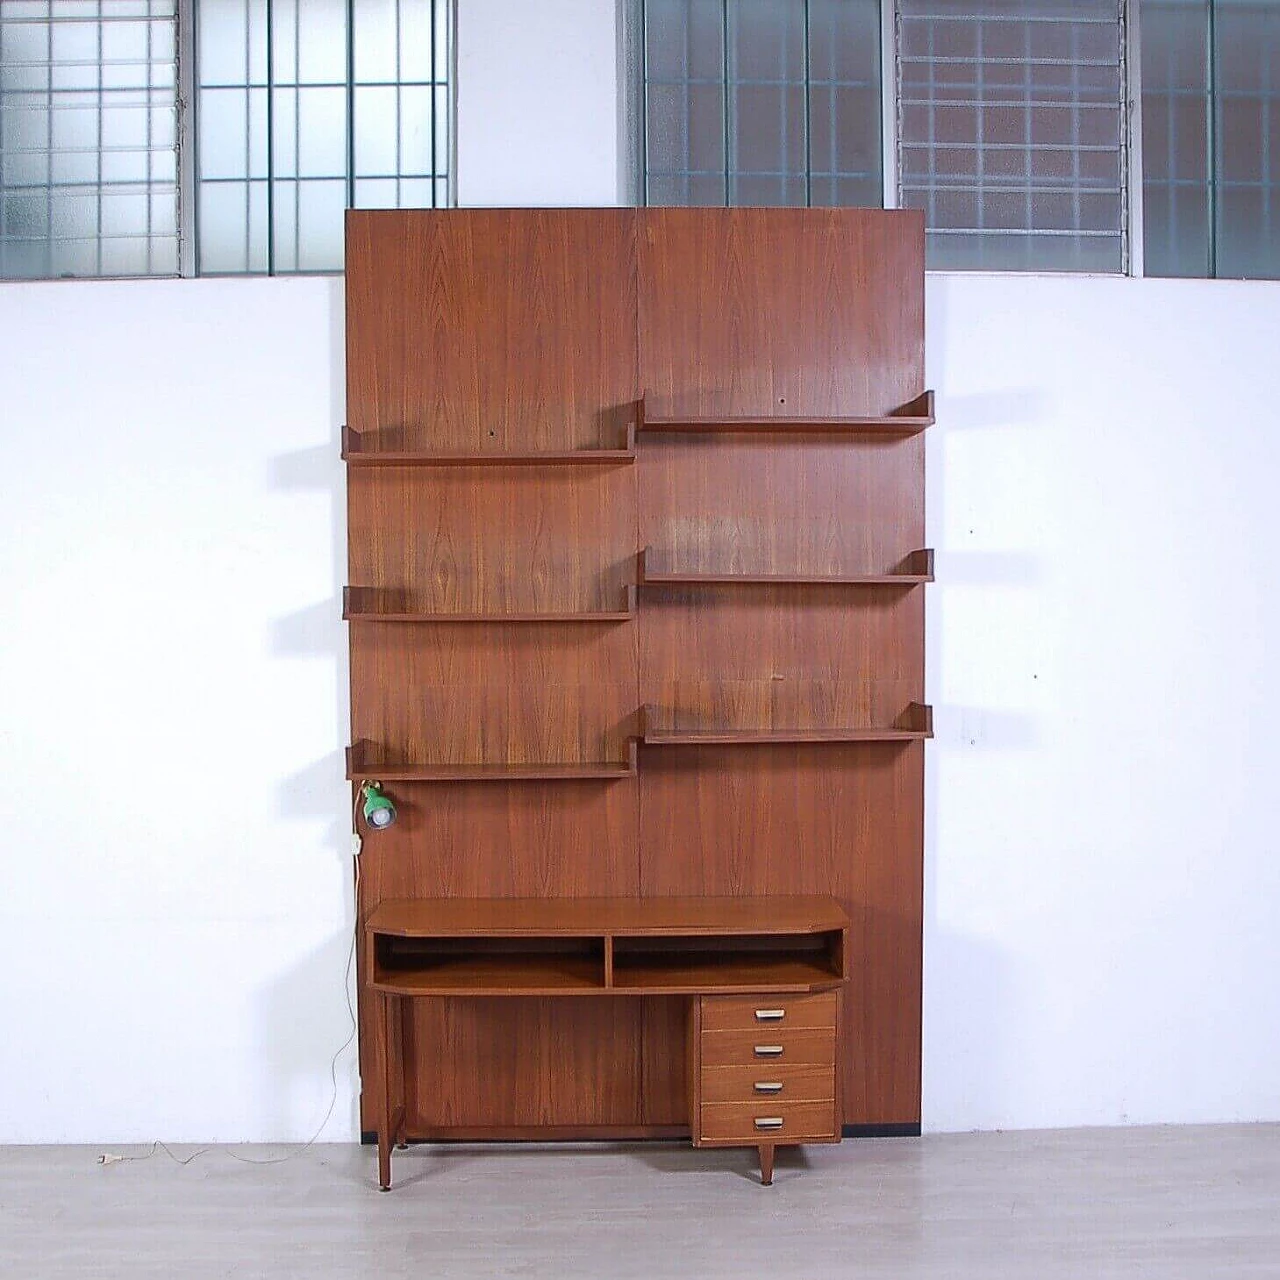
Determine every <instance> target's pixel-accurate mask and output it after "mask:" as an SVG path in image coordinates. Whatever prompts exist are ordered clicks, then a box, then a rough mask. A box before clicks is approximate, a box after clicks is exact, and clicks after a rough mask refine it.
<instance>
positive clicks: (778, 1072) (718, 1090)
mask: <svg viewBox="0 0 1280 1280" xmlns="http://www.w3.org/2000/svg"><path fill="white" fill-rule="evenodd" d="M835 1088H836V1077H835V1072H834V1071H833V1070H832V1068H831V1067H829V1066H779V1065H777V1064H770V1063H764V1062H762V1063H761V1064H760V1065H759V1066H758V1067H707V1066H704V1067H703V1069H702V1102H703V1105H704V1106H705V1105H706V1104H707V1103H709V1102H746V1103H752V1104H754V1103H757V1102H761V1101H763V1102H768V1101H770V1100H771V1099H772V1100H774V1101H776V1102H834V1101H835Z"/></svg>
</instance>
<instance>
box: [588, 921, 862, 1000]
mask: <svg viewBox="0 0 1280 1280" xmlns="http://www.w3.org/2000/svg"><path fill="white" fill-rule="evenodd" d="M610 941H611V945H612V965H611V969H612V985H613V988H614V989H615V990H617V991H627V990H635V991H644V992H646V993H651V994H667V993H670V994H676V995H678V994H682V993H685V992H703V993H717V992H733V991H753V992H767V991H775V992H787V991H817V990H822V989H824V988H827V987H834V986H837V985H838V984H839V983H840V982H841V981H842V979H843V977H844V953H845V949H844V934H843V932H842V931H841V930H839V929H831V930H825V931H821V932H815V933H742V934H733V935H729V936H723V935H721V936H709V935H707V934H665V935H662V936H658V937H654V936H644V937H639V936H635V937H626V936H620V937H614V938H612V939H611V940H610Z"/></svg>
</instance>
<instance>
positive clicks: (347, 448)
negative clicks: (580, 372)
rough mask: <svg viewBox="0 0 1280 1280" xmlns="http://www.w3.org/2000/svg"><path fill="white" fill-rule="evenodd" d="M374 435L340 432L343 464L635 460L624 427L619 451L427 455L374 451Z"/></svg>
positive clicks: (631, 431) (632, 434) (630, 434)
mask: <svg viewBox="0 0 1280 1280" xmlns="http://www.w3.org/2000/svg"><path fill="white" fill-rule="evenodd" d="M379 434H380V433H379V432H376V431H353V430H352V429H351V428H350V427H343V428H342V460H343V461H344V462H346V463H347V464H348V465H349V466H353V467H600V466H605V467H608V466H625V465H626V464H628V463H632V462H634V461H635V460H636V429H635V425H634V424H629V425H628V427H627V441H626V447H625V448H622V449H557V450H521V451H520V452H518V453H496V452H495V453H427V452H422V451H416V450H389V449H379V448H377V447H376V446H375V445H374V443H373V441H374V439H375V438H376V437H377V436H378V435H379Z"/></svg>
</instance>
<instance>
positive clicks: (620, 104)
mask: <svg viewBox="0 0 1280 1280" xmlns="http://www.w3.org/2000/svg"><path fill="white" fill-rule="evenodd" d="M615 3H616V4H617V6H618V8H617V13H618V24H617V25H618V58H617V65H618V82H619V85H620V86H623V85H625V86H626V87H625V88H622V87H620V88H619V90H618V95H617V110H618V113H619V133H618V137H619V147H618V156H619V180H618V191H619V197H620V199H621V200H622V201H623V202H625V203H630V204H633V205H636V206H639V207H645V206H648V204H649V203H650V201H649V187H650V177H651V174H650V169H649V163H648V159H649V157H648V138H647V105H648V104H647V97H648V89H649V79H648V70H647V58H646V47H645V41H646V35H647V27H648V21H647V14H646V8H647V3H646V0H615ZM733 3H734V0H720V4H721V8H722V18H721V30H722V32H723V40H724V43H723V46H722V48H721V72H720V76H719V77H718V78H717V79H716V80H714V81H707V83H718V84H720V85H721V86H722V87H723V90H724V103H723V108H722V117H721V119H722V128H723V131H724V136H723V157H722V164H721V167H720V168H719V169H716V170H712V169H685V170H679V171H678V172H679V174H681V175H683V176H684V177H686V178H691V177H695V176H705V177H711V176H712V175H713V174H714V175H715V176H718V177H719V178H720V179H721V181H722V183H723V187H724V200H723V205H724V207H726V208H730V207H734V202H733V182H734V178H735V177H736V176H746V177H749V178H766V177H767V178H777V179H779V180H780V181H783V182H785V181H786V180H787V179H788V178H790V179H799V178H802V179H803V181H804V188H805V199H804V204H803V205H786V206H784V207H793V208H810V207H814V205H813V181H814V168H813V155H812V147H813V131H812V120H811V112H812V106H813V104H812V101H811V98H812V91H813V88H814V86H815V85H824V84H829V83H837V84H839V83H845V82H844V81H843V80H840V79H839V78H837V79H836V80H835V81H828V80H824V79H818V80H816V81H815V80H814V79H813V77H812V74H811V58H812V50H811V48H810V43H811V20H812V19H811V13H810V0H804V2H803V17H802V23H803V34H802V35H801V37H800V40H801V44H802V52H803V58H802V61H803V68H804V70H803V74H802V76H801V77H800V78H799V79H791V78H789V77H783V78H782V79H780V80H774V79H769V78H763V79H757V78H754V77H752V78H739V77H735V76H732V75H731V73H730V62H731V41H730V12H731V10H730V5H731V4H733ZM877 8H878V12H879V28H880V29H879V31H878V40H879V51H878V58H877V59H875V61H874V62H873V65H875V66H876V69H877V70H879V71H880V72H881V74H882V80H881V84H880V108H881V114H882V116H883V112H884V110H885V104H886V102H887V101H889V98H890V95H887V94H886V92H885V81H884V79H883V69H884V58H885V50H886V41H885V37H884V31H883V23H884V15H885V12H886V0H877ZM889 8H890V9H891V8H892V5H891V4H890V5H889ZM656 83H660V84H663V83H670V82H667V81H661V80H659V81H656ZM684 83H686V84H687V83H691V82H690V81H688V80H686V81H685V82H684ZM742 84H783V85H787V86H790V87H793V88H802V89H803V104H802V110H803V113H804V129H803V133H804V168H803V171H801V170H799V169H792V168H786V169H770V170H759V169H752V170H742V171H739V170H736V169H735V168H734V167H733V163H732V156H733V140H734V139H733V129H734V127H735V116H734V111H733V109H732V107H731V105H730V94H731V90H732V88H733V86H735V85H742ZM879 125H880V127H879V130H878V143H879V147H878V150H879V156H880V180H881V181H880V191H881V205H882V207H886V208H888V207H891V206H890V205H889V204H887V203H886V201H887V195H888V188H886V186H885V173H886V167H885V161H886V151H885V148H886V145H888V143H887V139H891V137H892V135H891V132H890V130H889V129H888V128H887V126H886V125H885V122H884V120H883V119H881V120H880V122H879ZM784 149H785V143H784ZM657 173H658V174H659V175H661V176H668V177H669V176H672V173H670V172H668V171H667V170H662V169H660V170H657ZM819 176H821V177H840V176H845V177H867V178H869V177H870V176H871V174H870V172H869V171H868V172H867V173H866V174H863V173H861V172H859V173H856V174H854V173H848V174H843V173H842V174H828V173H826V172H824V171H819Z"/></svg>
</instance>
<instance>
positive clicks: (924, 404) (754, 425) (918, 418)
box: [636, 391, 934, 436]
mask: <svg viewBox="0 0 1280 1280" xmlns="http://www.w3.org/2000/svg"><path fill="white" fill-rule="evenodd" d="M933 424H934V416H933V392H932V391H926V392H924V393H923V394H922V395H918V396H916V398H915V399H914V400H909V401H908V402H907V403H906V404H904V405H899V406H898V408H896V409H894V410H893V411H892V412H891V413H888V414H886V415H885V416H884V417H879V418H872V417H847V418H839V417H836V418H826V417H813V418H796V417H790V418H766V417H734V416H726V415H723V414H719V415H713V416H711V417H680V418H672V417H655V416H651V415H649V414H647V413H646V412H645V408H644V401H643V400H641V401H640V404H639V414H638V421H637V423H636V429H637V430H638V431H705V432H730V431H733V432H738V431H772V432H779V433H789V434H799V433H805V432H847V433H849V434H850V435H883V436H913V435H916V434H918V433H919V432H921V431H923V430H924V429H925V428H926V427H931V426H933Z"/></svg>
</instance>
